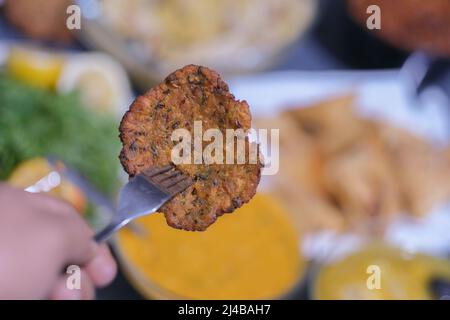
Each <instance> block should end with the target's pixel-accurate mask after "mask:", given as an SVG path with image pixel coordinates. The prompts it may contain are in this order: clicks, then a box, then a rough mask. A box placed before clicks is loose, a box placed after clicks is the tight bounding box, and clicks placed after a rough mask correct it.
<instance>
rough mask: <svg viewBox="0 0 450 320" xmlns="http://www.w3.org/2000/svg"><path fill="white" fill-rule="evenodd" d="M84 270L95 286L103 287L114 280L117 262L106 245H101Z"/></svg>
mask: <svg viewBox="0 0 450 320" xmlns="http://www.w3.org/2000/svg"><path fill="white" fill-rule="evenodd" d="M86 272H87V273H88V275H89V277H90V278H91V279H92V282H93V283H94V285H95V286H97V287H103V286H106V285H107V284H109V283H110V282H111V281H113V280H114V278H115V276H116V273H117V264H116V262H115V260H114V258H113V257H112V255H111V252H110V250H109V248H108V247H107V246H106V245H101V246H100V247H99V248H98V250H97V254H96V256H95V257H94V259H92V260H91V261H90V262H89V263H88V264H87V265H86Z"/></svg>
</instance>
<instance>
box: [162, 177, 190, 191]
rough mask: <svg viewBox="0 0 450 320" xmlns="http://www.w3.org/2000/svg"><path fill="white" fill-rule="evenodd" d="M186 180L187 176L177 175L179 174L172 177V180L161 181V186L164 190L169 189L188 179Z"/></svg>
mask: <svg viewBox="0 0 450 320" xmlns="http://www.w3.org/2000/svg"><path fill="white" fill-rule="evenodd" d="M188 178H189V177H187V176H185V175H183V174H181V173H179V174H177V175H174V176H173V177H172V178H169V179H165V180H164V181H162V182H161V183H162V185H163V186H164V187H165V188H170V187H172V186H174V185H176V184H177V183H179V182H181V181H183V180H185V179H188Z"/></svg>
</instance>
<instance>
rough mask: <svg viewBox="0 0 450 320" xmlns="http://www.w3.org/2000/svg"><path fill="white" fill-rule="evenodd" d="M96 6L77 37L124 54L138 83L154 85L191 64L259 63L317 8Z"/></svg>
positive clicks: (289, 1)
mask: <svg viewBox="0 0 450 320" xmlns="http://www.w3.org/2000/svg"><path fill="white" fill-rule="evenodd" d="M97 3H98V4H99V6H98V9H99V10H98V14H97V15H96V17H95V19H94V20H89V19H88V21H87V22H86V24H85V27H84V28H85V29H84V30H82V32H81V33H80V39H81V40H82V41H83V42H84V43H85V44H86V45H87V46H89V47H91V48H95V49H102V50H106V51H108V52H109V53H111V54H113V55H115V56H116V57H123V58H124V59H122V60H123V61H122V62H123V63H124V64H125V65H126V66H127V68H128V69H129V71H130V72H131V73H132V74H133V78H134V79H135V80H136V81H137V83H138V84H140V85H141V84H142V82H146V81H147V82H148V81H153V82H157V81H159V80H160V79H161V78H162V77H163V76H164V75H165V74H167V73H169V72H170V71H171V70H174V69H177V68H179V67H181V66H183V65H186V64H191V63H193V64H199V65H206V66H208V67H211V68H213V69H215V70H217V71H219V72H220V73H221V74H225V75H227V74H228V75H229V74H234V73H242V72H248V71H254V70H259V69H262V68H265V67H267V66H268V65H270V64H272V63H273V62H274V60H275V59H276V57H277V56H278V55H279V54H280V53H281V51H282V50H283V49H285V48H286V47H287V46H289V45H290V44H291V43H293V42H294V41H295V40H296V39H297V38H298V37H299V36H300V34H301V33H303V32H304V31H306V29H307V28H308V26H309V25H310V23H311V22H312V20H313V18H314V15H315V12H316V5H317V4H316V1H314V0H298V1H297V0H282V1H270V0H263V1H255V0H244V1H232V0H226V1H221V0H170V1H154V0H131V1H118V0H109V1H98V2H97ZM92 21H95V22H94V23H91V22H92ZM105 29H106V30H108V31H106V32H105ZM105 33H111V34H114V36H111V37H108V36H107V35H106V38H108V39H109V38H110V40H105V36H101V34H103V35H105ZM106 41H108V42H114V43H116V44H114V43H113V44H111V43H106ZM118 42H120V44H118ZM119 48H120V49H119ZM131 57H133V58H131ZM130 59H133V60H130ZM139 66H140V68H139ZM141 69H144V70H141ZM142 86H144V87H148V86H149V84H148V83H146V84H142Z"/></svg>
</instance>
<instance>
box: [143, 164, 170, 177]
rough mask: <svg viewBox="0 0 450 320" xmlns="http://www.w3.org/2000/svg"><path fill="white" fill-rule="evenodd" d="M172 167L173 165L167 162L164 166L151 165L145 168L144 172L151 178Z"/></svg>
mask: <svg viewBox="0 0 450 320" xmlns="http://www.w3.org/2000/svg"><path fill="white" fill-rule="evenodd" d="M172 168H174V166H173V165H172V164H169V165H167V166H164V167H153V168H150V169H147V170H145V171H144V173H145V175H146V176H147V177H149V178H151V177H153V176H155V175H157V174H161V173H164V172H167V171H170V170H171V169H172Z"/></svg>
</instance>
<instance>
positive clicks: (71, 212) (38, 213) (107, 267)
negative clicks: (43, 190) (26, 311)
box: [0, 184, 117, 299]
mask: <svg viewBox="0 0 450 320" xmlns="http://www.w3.org/2000/svg"><path fill="white" fill-rule="evenodd" d="M72 264H74V265H78V266H80V268H81V288H80V289H79V290H77V289H74V290H69V289H68V288H67V286H66V281H67V277H68V276H70V275H69V274H66V273H65V268H66V267H67V266H68V265H72ZM116 272H117V266H116V263H115V261H114V259H113V258H112V256H111V253H110V252H109V249H108V248H107V246H106V245H98V244H96V243H95V242H94V241H93V232H92V230H91V229H90V228H89V226H88V225H87V224H86V223H85V222H84V221H83V219H82V217H81V216H80V215H79V214H78V213H77V212H76V211H75V209H73V208H72V207H71V206H70V205H68V204H67V203H65V202H63V201H61V200H58V199H55V198H53V197H50V196H47V195H44V194H30V193H27V192H25V191H22V190H17V189H14V188H11V187H8V186H6V185H2V184H0V299H47V298H50V299H92V298H94V295H95V291H94V289H95V287H99V286H104V285H106V284H108V283H109V282H111V281H112V280H113V279H114V277H115V274H116Z"/></svg>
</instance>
